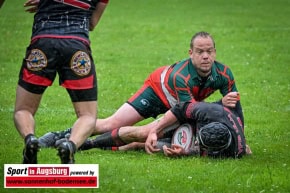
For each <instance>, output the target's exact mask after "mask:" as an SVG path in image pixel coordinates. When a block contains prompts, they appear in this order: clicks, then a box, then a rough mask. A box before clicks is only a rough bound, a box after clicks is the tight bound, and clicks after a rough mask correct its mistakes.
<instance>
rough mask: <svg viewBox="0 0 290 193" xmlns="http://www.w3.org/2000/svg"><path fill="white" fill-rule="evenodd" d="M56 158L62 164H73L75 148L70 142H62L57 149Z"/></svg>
mask: <svg viewBox="0 0 290 193" xmlns="http://www.w3.org/2000/svg"><path fill="white" fill-rule="evenodd" d="M57 149H58V156H59V157H60V160H61V163H62V164H74V163H75V159H74V154H75V151H76V146H75V144H74V143H73V142H72V141H64V142H62V143H61V144H60V145H59V146H58V147H57Z"/></svg>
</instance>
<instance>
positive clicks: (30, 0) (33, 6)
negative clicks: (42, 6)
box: [23, 0, 40, 13]
mask: <svg viewBox="0 0 290 193" xmlns="http://www.w3.org/2000/svg"><path fill="white" fill-rule="evenodd" d="M39 1H40V0H27V1H26V2H25V3H24V5H23V6H24V7H27V9H25V11H26V12H29V13H35V12H36V11H37V7H38V4H39Z"/></svg>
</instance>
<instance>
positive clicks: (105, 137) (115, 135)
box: [92, 128, 126, 148]
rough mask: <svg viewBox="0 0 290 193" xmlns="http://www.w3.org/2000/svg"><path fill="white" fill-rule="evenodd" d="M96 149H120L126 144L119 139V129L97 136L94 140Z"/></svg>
mask: <svg viewBox="0 0 290 193" xmlns="http://www.w3.org/2000/svg"><path fill="white" fill-rule="evenodd" d="M92 143H93V146H94V147H99V148H102V147H119V146H122V145H125V144H126V143H125V142H124V141H122V139H121V138H120V137H119V128H117V129H114V130H113V131H110V132H107V133H104V134H102V135H99V136H97V137H96V138H95V139H94V140H92Z"/></svg>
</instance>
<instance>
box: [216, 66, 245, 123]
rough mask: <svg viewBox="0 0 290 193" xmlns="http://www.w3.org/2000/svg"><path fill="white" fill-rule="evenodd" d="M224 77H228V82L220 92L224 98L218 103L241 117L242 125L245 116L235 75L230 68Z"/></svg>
mask: <svg viewBox="0 0 290 193" xmlns="http://www.w3.org/2000/svg"><path fill="white" fill-rule="evenodd" d="M224 76H225V77H227V78H226V80H227V81H225V84H224V86H223V87H222V89H221V90H220V92H221V94H222V95H223V98H222V99H221V100H220V101H218V102H216V103H219V104H222V105H223V106H226V107H229V108H231V109H232V110H233V111H234V112H235V114H236V115H237V116H238V117H240V119H241V120H242V123H243V124H244V114H243V109H242V105H241V102H240V93H239V92H238V89H237V87H236V83H235V79H234V75H233V73H232V71H231V70H230V68H227V69H226V72H225V75H224Z"/></svg>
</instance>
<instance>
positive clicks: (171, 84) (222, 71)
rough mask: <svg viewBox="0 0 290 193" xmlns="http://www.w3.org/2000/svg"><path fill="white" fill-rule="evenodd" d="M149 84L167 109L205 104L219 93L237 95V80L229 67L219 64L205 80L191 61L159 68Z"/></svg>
mask: <svg viewBox="0 0 290 193" xmlns="http://www.w3.org/2000/svg"><path fill="white" fill-rule="evenodd" d="M145 84H147V85H150V86H151V87H152V89H153V90H154V92H155V93H156V94H157V95H158V97H159V98H160V99H161V101H162V102H163V103H164V105H165V106H166V107H167V108H171V107H173V106H175V105H176V104H177V103H179V102H187V101H190V102H195V101H203V100H204V99H206V98H207V97H209V96H210V95H211V94H212V93H214V92H215V91H217V90H219V91H220V93H221V94H222V96H225V95H226V94H227V93H229V92H234V91H237V88H236V85H235V80H234V76H233V74H232V72H231V70H230V69H229V68H228V67H227V66H226V65H223V64H221V63H219V62H217V61H215V62H214V64H213V66H212V73H211V75H210V76H209V77H208V78H207V79H206V80H203V79H202V78H201V77H200V76H199V75H198V74H197V71H196V69H195V67H194V66H193V64H192V62H191V59H190V58H189V59H185V60H182V61H180V62H177V63H175V64H173V65H171V66H163V67H160V68H158V69H157V70H155V71H154V72H153V73H152V74H150V76H149V77H148V78H147V79H146V81H145Z"/></svg>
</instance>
